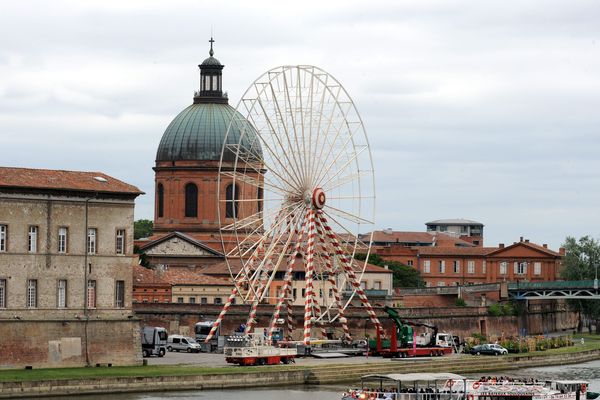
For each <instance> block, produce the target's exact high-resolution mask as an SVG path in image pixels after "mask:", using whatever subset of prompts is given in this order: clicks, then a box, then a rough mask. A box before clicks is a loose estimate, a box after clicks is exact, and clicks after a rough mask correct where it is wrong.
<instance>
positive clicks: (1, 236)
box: [0, 225, 8, 252]
mask: <svg viewBox="0 0 600 400" xmlns="http://www.w3.org/2000/svg"><path fill="white" fill-rule="evenodd" d="M7 238H8V226H7V225H0V252H5V251H6V240H7Z"/></svg>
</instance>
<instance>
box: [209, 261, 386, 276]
mask: <svg viewBox="0 0 600 400" xmlns="http://www.w3.org/2000/svg"><path fill="white" fill-rule="evenodd" d="M362 266H363V263H362V262H359V261H357V262H356V263H355V264H354V270H355V271H356V272H359V271H360V270H361V268H362ZM229 267H230V268H231V272H232V273H233V274H238V273H239V272H240V270H241V269H242V263H241V262H240V261H239V260H230V261H229ZM286 267H287V264H286V263H284V264H283V267H282V268H280V269H279V270H280V271H285V269H286ZM304 268H305V267H304V265H303V264H302V262H300V261H297V262H296V263H294V271H295V272H301V271H304ZM365 272H366V273H388V274H391V273H392V271H390V270H389V269H385V268H383V267H380V266H377V265H373V264H367V266H366V268H365ZM202 273H203V274H207V275H215V276H225V275H229V269H228V268H227V264H226V263H225V262H220V263H217V264H214V265H210V266H208V267H206V268H204V269H202Z"/></svg>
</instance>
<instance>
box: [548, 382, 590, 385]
mask: <svg viewBox="0 0 600 400" xmlns="http://www.w3.org/2000/svg"><path fill="white" fill-rule="evenodd" d="M554 382H556V383H557V384H559V385H578V384H579V385H580V384H582V383H585V384H587V383H588V381H554Z"/></svg>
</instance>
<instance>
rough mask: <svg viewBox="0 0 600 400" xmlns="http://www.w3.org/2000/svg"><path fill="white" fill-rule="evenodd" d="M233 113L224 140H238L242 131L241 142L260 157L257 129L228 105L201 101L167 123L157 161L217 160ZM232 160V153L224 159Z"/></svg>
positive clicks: (235, 141) (230, 141)
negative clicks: (228, 129)
mask: <svg viewBox="0 0 600 400" xmlns="http://www.w3.org/2000/svg"><path fill="white" fill-rule="evenodd" d="M234 115H235V120H234V121H235V122H234V123H233V124H232V125H231V131H230V133H229V135H228V137H227V143H230V144H237V143H239V141H240V137H241V135H242V131H245V133H244V139H243V141H242V145H243V146H244V147H245V148H246V149H247V150H250V151H251V152H252V153H254V154H256V156H257V157H260V155H261V154H262V153H261V150H260V145H259V144H258V139H257V137H256V131H255V130H254V127H253V126H252V125H251V124H250V123H249V122H248V121H247V120H246V119H245V118H244V117H243V116H242V115H241V114H240V113H239V112H237V111H236V110H235V109H234V108H233V107H231V106H230V105H229V104H222V103H200V104H192V105H191V106H189V107H188V108H186V109H185V110H183V111H182V112H180V113H179V115H177V116H176V117H175V119H173V121H172V122H171V123H170V124H169V126H168V127H167V129H166V130H165V133H164V134H163V136H162V139H161V141H160V144H159V146H158V151H157V153H156V161H177V160H199V161H218V160H220V159H221V150H222V148H223V142H224V140H225V134H226V133H227V128H228V127H229V124H230V121H231V120H232V117H233V116H234ZM252 147H253V148H252ZM234 159H235V156H234V154H233V153H230V154H228V155H226V156H225V158H224V160H225V161H233V160H234Z"/></svg>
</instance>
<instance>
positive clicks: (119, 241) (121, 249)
mask: <svg viewBox="0 0 600 400" xmlns="http://www.w3.org/2000/svg"><path fill="white" fill-rule="evenodd" d="M115 245H116V250H117V254H125V229H117V238H116V240H115Z"/></svg>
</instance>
